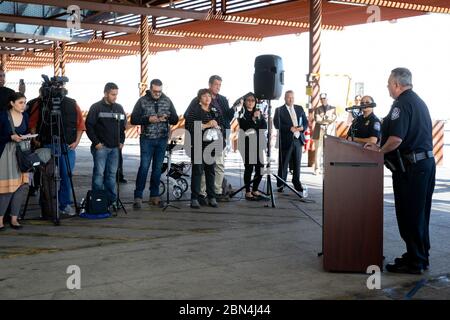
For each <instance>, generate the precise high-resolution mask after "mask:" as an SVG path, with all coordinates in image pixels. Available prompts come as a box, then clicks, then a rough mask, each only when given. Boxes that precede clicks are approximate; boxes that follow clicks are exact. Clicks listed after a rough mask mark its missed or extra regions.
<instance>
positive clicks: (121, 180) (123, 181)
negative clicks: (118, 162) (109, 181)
mask: <svg viewBox="0 0 450 320" xmlns="http://www.w3.org/2000/svg"><path fill="white" fill-rule="evenodd" d="M119 183H123V184H125V183H128V180H127V179H124V178H122V179H119Z"/></svg>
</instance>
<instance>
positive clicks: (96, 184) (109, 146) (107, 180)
mask: <svg viewBox="0 0 450 320" xmlns="http://www.w3.org/2000/svg"><path fill="white" fill-rule="evenodd" d="M103 92H104V97H103V99H101V100H100V101H98V102H96V103H94V104H93V105H92V106H91V108H90V109H89V113H88V115H87V117H86V133H87V135H88V137H89V139H90V140H91V141H92V146H91V153H92V156H93V158H94V169H93V173H92V190H106V192H107V194H108V201H109V204H110V205H111V204H112V205H113V206H117V203H116V200H117V194H116V191H115V190H116V173H117V168H118V165H119V150H120V149H122V148H123V144H124V141H125V123H126V115H125V111H124V110H123V107H122V106H121V105H120V104H118V103H116V100H117V95H118V93H119V87H118V86H117V85H116V84H115V83H111V82H108V83H107V84H106V85H105V89H104V91H103Z"/></svg>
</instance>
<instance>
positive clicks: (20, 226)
mask: <svg viewBox="0 0 450 320" xmlns="http://www.w3.org/2000/svg"><path fill="white" fill-rule="evenodd" d="M9 225H10V227H11V228H12V229H14V230H19V229H22V228H23V226H22V225H20V224H12V223H10V224H9Z"/></svg>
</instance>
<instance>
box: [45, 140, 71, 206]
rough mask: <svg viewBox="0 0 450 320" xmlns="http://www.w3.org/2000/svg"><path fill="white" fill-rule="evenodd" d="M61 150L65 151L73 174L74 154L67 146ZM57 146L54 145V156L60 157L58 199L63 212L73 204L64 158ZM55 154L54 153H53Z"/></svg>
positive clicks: (49, 146)
mask: <svg viewBox="0 0 450 320" xmlns="http://www.w3.org/2000/svg"><path fill="white" fill-rule="evenodd" d="M45 147H46V148H51V149H53V148H52V145H46V146H45ZM62 148H64V149H66V150H67V158H68V160H69V165H70V171H71V172H73V169H74V168H75V160H76V152H75V150H72V149H70V148H69V146H68V145H66V146H62ZM61 151H62V150H60V148H59V145H56V154H58V155H60V157H59V164H58V166H59V175H60V178H61V183H60V185H59V191H58V198H59V208H60V209H61V210H63V209H64V208H65V207H67V206H68V205H71V204H73V200H72V187H71V186H70V179H69V172H68V170H67V166H66V158H65V156H64V155H63V154H62V152H61ZM53 152H55V151H53Z"/></svg>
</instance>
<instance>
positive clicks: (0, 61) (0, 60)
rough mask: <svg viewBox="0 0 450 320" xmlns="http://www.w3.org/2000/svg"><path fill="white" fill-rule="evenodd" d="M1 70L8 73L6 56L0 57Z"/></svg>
mask: <svg viewBox="0 0 450 320" xmlns="http://www.w3.org/2000/svg"><path fill="white" fill-rule="evenodd" d="M0 70H3V71H6V54H2V55H0Z"/></svg>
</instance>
